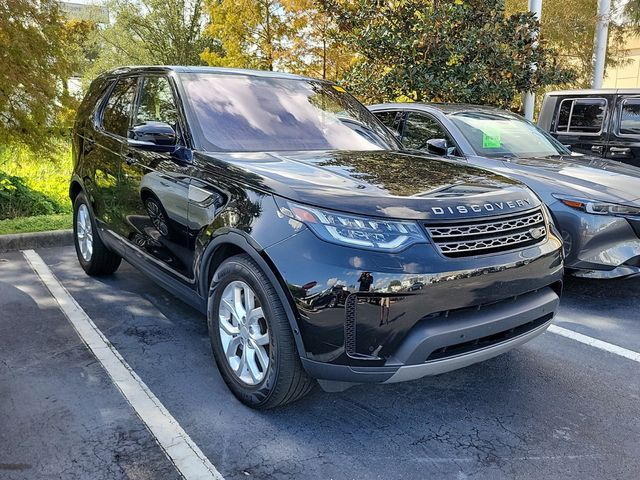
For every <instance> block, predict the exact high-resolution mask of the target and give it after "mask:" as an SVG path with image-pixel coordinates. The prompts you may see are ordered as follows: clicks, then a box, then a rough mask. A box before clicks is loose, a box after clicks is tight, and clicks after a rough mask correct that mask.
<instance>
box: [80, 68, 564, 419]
mask: <svg viewBox="0 0 640 480" xmlns="http://www.w3.org/2000/svg"><path fill="white" fill-rule="evenodd" d="M73 150H74V173H73V178H72V180H71V188H70V195H71V198H72V200H73V203H74V227H75V233H76V250H77V253H78V260H79V261H80V264H81V265H82V267H83V268H84V270H85V271H86V272H87V273H88V274H90V275H106V274H111V273H113V272H115V270H116V269H117V268H118V265H119V263H120V259H121V258H125V259H126V260H127V261H128V262H129V263H131V264H133V265H134V266H136V267H137V268H139V269H140V270H142V271H144V272H145V273H147V274H148V275H150V276H151V277H152V278H153V279H154V280H155V281H157V282H158V283H159V284H160V285H162V286H163V287H166V288H167V289H169V290H170V291H172V292H173V293H174V294H176V295H177V296H179V297H180V298H182V299H184V300H185V301H186V302H188V303H189V304H191V305H193V306H194V307H195V308H197V309H199V310H201V311H202V312H203V313H206V314H207V318H208V325H209V334H210V337H211V344H212V347H213V353H214V356H215V359H216V362H217V364H218V368H219V369H220V372H221V373H222V376H223V378H224V380H225V381H226V383H227V384H228V386H229V388H230V389H231V390H232V391H233V393H234V394H235V395H236V396H237V397H238V398H239V399H240V400H242V401H243V402H245V403H246V404H248V405H250V406H253V407H257V408H269V407H273V406H277V405H281V404H284V403H287V402H291V401H294V400H296V399H298V398H300V397H302V396H303V395H305V394H306V393H307V392H308V391H309V390H310V389H311V388H312V386H313V384H314V380H313V379H318V380H319V381H320V383H321V385H322V386H323V387H324V388H325V389H327V390H339V389H344V388H346V387H348V386H349V385H352V384H354V383H359V382H397V381H402V380H409V379H414V378H419V377H422V376H424V375H433V374H438V373H442V372H445V371H449V370H452V369H455V368H460V367H463V366H466V365H469V364H471V363H474V362H477V361H480V360H483V359H487V358H490V357H492V356H495V355H497V354H499V353H502V352H504V351H506V350H508V349H510V348H512V347H514V346H517V345H519V344H522V343H523V342H525V341H527V340H529V339H531V338H533V337H534V336H536V335H538V334H539V333H541V332H543V331H544V330H545V329H546V327H547V326H548V325H549V323H550V321H551V318H552V316H553V313H554V311H555V308H556V306H557V304H558V300H559V294H560V290H561V278H562V253H561V251H562V249H561V241H560V240H559V238H558V234H557V232H556V231H555V230H554V228H553V226H552V225H551V224H550V223H549V219H548V213H547V211H546V209H545V207H544V206H543V205H541V203H540V201H539V200H538V198H537V197H536V196H535V195H534V194H533V193H532V192H531V191H530V190H528V189H527V188H526V187H524V186H523V185H521V184H520V183H518V182H517V181H514V180H510V179H507V178H504V177H501V176H499V175H497V174H493V173H490V172H487V171H484V170H480V169H477V168H473V167H468V166H464V165H460V164H457V163H453V162H450V161H447V160H444V159H437V158H430V157H425V156H416V155H415V154H410V153H406V152H402V151H401V150H399V146H398V143H397V141H396V140H395V138H394V137H393V136H392V135H391V134H390V133H389V131H388V130H387V129H386V128H385V127H384V126H383V125H382V124H381V123H379V122H378V120H377V119H376V118H375V117H374V116H373V115H372V114H371V113H370V112H368V111H367V109H366V108H364V107H363V106H362V105H361V104H360V103H359V102H358V101H357V100H355V99H354V98H353V97H352V96H350V95H349V94H347V93H346V92H345V91H344V90H343V89H342V88H341V87H339V86H337V85H334V84H332V83H329V82H325V81H318V80H312V79H309V78H303V77H298V76H293V75H286V74H279V73H272V72H253V71H241V70H225V69H213V68H199V67H194V68H187V67H136V68H123V69H119V70H115V71H112V72H110V73H107V74H104V75H102V76H100V77H99V78H97V79H96V80H95V81H94V82H93V83H92V85H91V87H90V89H89V92H88V93H87V96H86V98H85V99H84V101H83V102H82V105H81V107H80V109H79V111H78V116H77V120H76V125H75V131H74V136H73Z"/></svg>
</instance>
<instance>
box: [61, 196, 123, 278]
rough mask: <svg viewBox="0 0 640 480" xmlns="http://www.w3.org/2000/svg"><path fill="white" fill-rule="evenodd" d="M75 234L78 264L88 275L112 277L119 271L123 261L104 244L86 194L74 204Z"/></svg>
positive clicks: (77, 198)
mask: <svg viewBox="0 0 640 480" xmlns="http://www.w3.org/2000/svg"><path fill="white" fill-rule="evenodd" d="M73 234H74V235H73V238H74V244H75V247H76V254H77V256H78V262H80V266H81V267H82V268H83V270H84V271H85V272H86V273H87V275H91V276H102V275H111V274H112V273H113V272H115V271H116V270H117V269H118V267H119V266H120V262H121V261H122V259H121V258H120V256H119V255H117V254H115V253H113V252H112V251H111V250H109V249H108V248H107V247H106V246H105V244H104V243H102V240H101V239H100V235H99V234H98V227H97V225H96V220H95V218H94V217H93V211H92V210H91V206H90V205H89V202H88V201H87V197H86V196H85V194H84V192H80V193H79V194H78V196H77V197H76V199H75V200H74V202H73Z"/></svg>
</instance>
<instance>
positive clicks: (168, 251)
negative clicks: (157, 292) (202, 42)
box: [118, 75, 190, 278]
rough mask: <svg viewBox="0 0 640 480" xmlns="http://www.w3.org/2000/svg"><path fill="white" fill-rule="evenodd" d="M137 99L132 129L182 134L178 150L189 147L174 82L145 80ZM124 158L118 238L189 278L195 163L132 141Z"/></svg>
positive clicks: (164, 78)
mask: <svg viewBox="0 0 640 480" xmlns="http://www.w3.org/2000/svg"><path fill="white" fill-rule="evenodd" d="M137 98H138V100H137V102H136V108H135V110H134V115H133V122H132V124H131V128H132V129H133V128H134V127H135V126H136V125H141V124H144V123H145V122H163V123H166V124H169V125H170V126H171V127H172V128H173V130H174V131H175V132H176V137H177V144H176V148H179V147H184V146H185V141H184V135H183V132H184V127H183V125H184V123H183V121H182V119H181V116H180V114H179V112H178V108H177V102H176V95H175V90H174V86H173V84H172V81H171V79H170V78H169V77H168V76H166V75H144V76H142V77H141V78H140V90H139V93H138V97H137ZM129 136H130V137H131V136H132V134H130V135H129ZM123 157H124V158H123V163H122V175H121V177H120V179H121V180H120V194H121V196H122V205H123V211H122V214H123V222H122V224H121V225H122V230H121V231H120V232H118V233H119V234H120V235H121V236H122V237H124V238H126V239H127V240H129V242H130V244H131V246H133V247H135V248H136V249H138V250H139V251H141V252H143V253H144V254H146V255H147V256H150V257H152V258H153V259H154V260H155V261H156V263H157V264H159V265H160V266H161V267H165V268H166V269H168V270H170V271H171V272H172V273H176V274H178V276H181V277H183V278H188V277H189V276H190V268H189V267H190V266H189V264H188V259H189V255H188V253H187V251H186V249H187V235H188V230H187V206H188V192H189V175H188V170H189V163H188V162H187V161H185V160H183V159H181V157H180V156H179V155H176V154H174V153H172V152H170V151H154V150H153V149H149V148H147V147H141V146H139V145H137V144H136V143H135V142H132V141H130V142H129V143H128V144H127V145H126V146H125V149H124V155H123Z"/></svg>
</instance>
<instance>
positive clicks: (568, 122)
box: [556, 98, 607, 134]
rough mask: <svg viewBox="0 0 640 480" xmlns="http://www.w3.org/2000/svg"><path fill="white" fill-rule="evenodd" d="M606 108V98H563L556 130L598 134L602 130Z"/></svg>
mask: <svg viewBox="0 0 640 480" xmlns="http://www.w3.org/2000/svg"><path fill="white" fill-rule="evenodd" d="M606 108H607V101H606V100H605V99H604V98H576V99H566V100H563V101H562V103H561V104H560V111H559V112H558V123H557V127H556V132H560V133H587V134H588V133H591V134H598V133H600V132H601V131H602V123H603V121H604V114H605V111H606Z"/></svg>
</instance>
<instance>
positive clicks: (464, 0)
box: [325, 0, 575, 107]
mask: <svg viewBox="0 0 640 480" xmlns="http://www.w3.org/2000/svg"><path fill="white" fill-rule="evenodd" d="M325 3H326V4H329V5H328V7H329V8H333V9H335V10H336V11H339V16H338V18H339V20H338V21H339V27H340V30H341V32H342V34H343V35H344V36H345V38H346V42H347V44H348V45H349V46H351V47H352V48H353V49H354V50H355V52H356V54H357V56H358V58H357V62H356V63H355V65H354V67H353V69H352V70H351V71H350V73H349V75H348V76H347V78H346V82H347V84H348V85H349V86H350V87H351V89H352V90H353V91H357V92H358V93H359V95H360V96H361V97H363V98H364V100H366V101H385V100H398V99H400V100H415V101H441V102H470V103H481V104H489V105H497V106H501V107H510V106H513V105H514V103H515V100H516V99H517V98H518V95H519V93H520V92H522V91H525V90H529V89H533V90H536V89H538V88H539V87H541V86H545V85H550V84H563V83H566V82H569V81H571V80H573V78H574V76H575V73H574V72H572V71H571V70H570V69H567V68H560V67H559V66H558V65H557V62H556V60H555V58H554V52H553V51H551V50H549V49H548V48H547V46H546V45H545V44H544V42H539V41H537V40H536V38H535V37H534V35H533V31H534V29H535V28H536V27H537V22H536V21H535V19H534V18H533V16H532V15H530V14H527V13H519V14H514V15H511V16H506V15H505V10H504V1H503V0H452V1H445V0H432V1H429V0H387V1H384V0H328V1H326V2H325ZM532 64H535V65H536V67H537V68H535V69H531V68H530V66H531V65H532Z"/></svg>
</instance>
